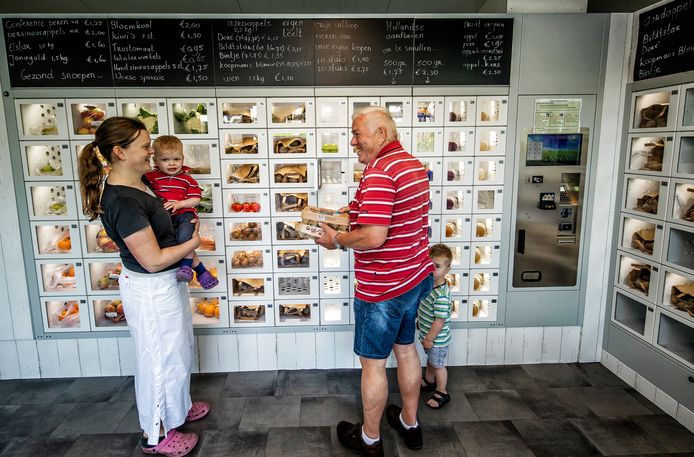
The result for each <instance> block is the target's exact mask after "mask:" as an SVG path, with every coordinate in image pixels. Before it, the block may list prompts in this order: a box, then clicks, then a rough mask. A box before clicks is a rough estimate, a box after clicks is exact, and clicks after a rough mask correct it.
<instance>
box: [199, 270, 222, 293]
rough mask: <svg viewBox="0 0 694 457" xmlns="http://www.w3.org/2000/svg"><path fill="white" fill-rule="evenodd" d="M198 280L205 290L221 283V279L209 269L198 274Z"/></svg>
mask: <svg viewBox="0 0 694 457" xmlns="http://www.w3.org/2000/svg"><path fill="white" fill-rule="evenodd" d="M198 282H199V283H200V285H201V286H202V288H203V289H205V290H208V289H212V288H214V287H217V285H218V284H219V281H218V280H217V278H215V277H214V276H212V273H210V272H209V271H207V270H205V272H204V273H203V274H201V275H198Z"/></svg>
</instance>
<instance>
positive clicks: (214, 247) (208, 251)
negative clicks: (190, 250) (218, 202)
mask: <svg viewBox="0 0 694 457" xmlns="http://www.w3.org/2000/svg"><path fill="white" fill-rule="evenodd" d="M200 239H201V242H200V246H199V247H198V248H197V249H196V252H197V253H198V255H224V245H225V243H224V222H223V220H222V219H200Z"/></svg>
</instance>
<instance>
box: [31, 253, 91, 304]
mask: <svg viewBox="0 0 694 457" xmlns="http://www.w3.org/2000/svg"><path fill="white" fill-rule="evenodd" d="M35 263H36V273H37V276H38V279H39V281H38V282H39V294H40V295H70V296H74V295H84V293H85V290H84V268H83V266H82V262H81V261H79V260H65V261H61V262H57V261H56V260H36V261H35Z"/></svg>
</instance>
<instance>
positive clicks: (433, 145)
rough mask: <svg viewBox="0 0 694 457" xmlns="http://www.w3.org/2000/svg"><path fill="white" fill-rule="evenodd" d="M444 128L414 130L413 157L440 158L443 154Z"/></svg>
mask: <svg viewBox="0 0 694 457" xmlns="http://www.w3.org/2000/svg"><path fill="white" fill-rule="evenodd" d="M443 138H444V137H443V128H433V129H432V128H414V129H412V155H414V156H416V157H440V156H441V153H442V152H443V151H442V150H443Z"/></svg>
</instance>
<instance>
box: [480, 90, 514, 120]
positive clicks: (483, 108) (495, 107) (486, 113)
mask: <svg viewBox="0 0 694 457" xmlns="http://www.w3.org/2000/svg"><path fill="white" fill-rule="evenodd" d="M507 118H508V97H507V96H488V97H477V121H476V122H475V125H481V126H487V125H506V123H507Z"/></svg>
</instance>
